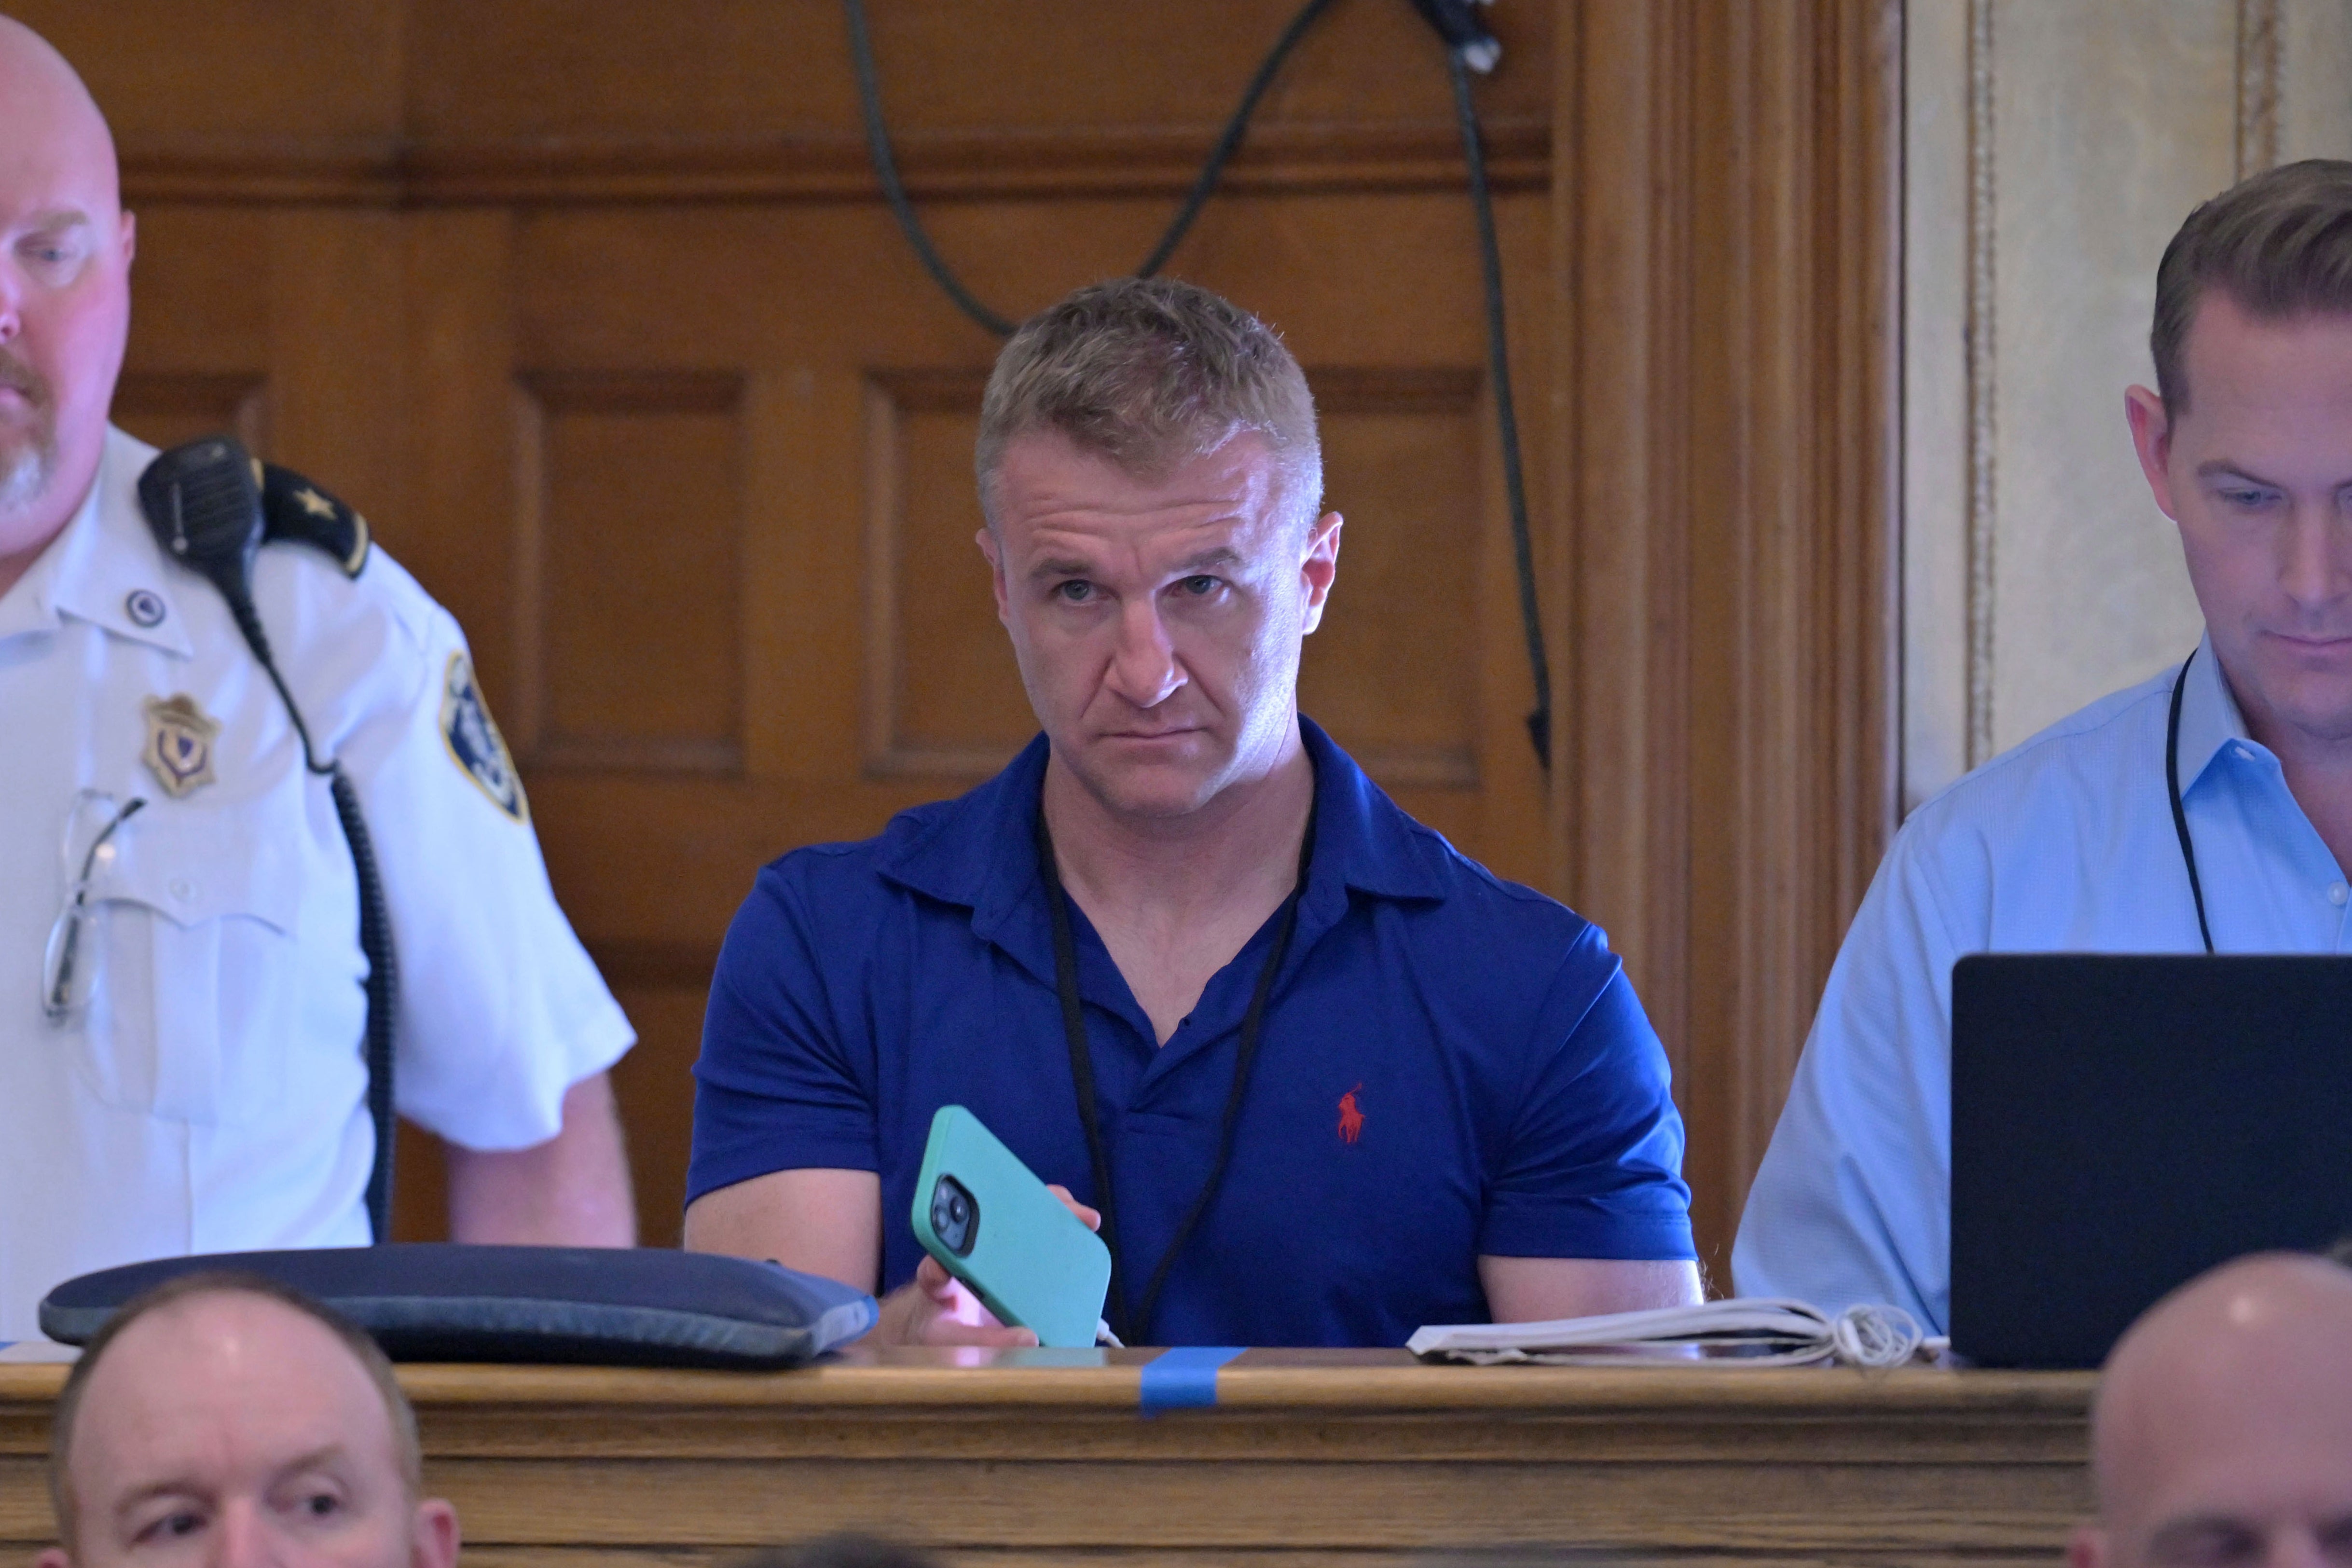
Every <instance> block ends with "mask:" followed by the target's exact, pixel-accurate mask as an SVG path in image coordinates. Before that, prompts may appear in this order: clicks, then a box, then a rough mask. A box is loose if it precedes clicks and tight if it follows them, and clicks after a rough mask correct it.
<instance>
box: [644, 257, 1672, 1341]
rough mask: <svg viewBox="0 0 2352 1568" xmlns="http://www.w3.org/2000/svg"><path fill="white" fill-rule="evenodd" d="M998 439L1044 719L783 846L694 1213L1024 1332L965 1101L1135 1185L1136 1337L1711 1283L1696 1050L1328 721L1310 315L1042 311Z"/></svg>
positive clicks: (745, 1242) (963, 1326)
mask: <svg viewBox="0 0 2352 1568" xmlns="http://www.w3.org/2000/svg"><path fill="white" fill-rule="evenodd" d="M977 458H978V460H977V467H978V470H979V479H980V492H981V500H982V509H983V510H984V512H985V514H986V516H987V518H988V524H989V525H988V527H987V528H986V529H985V530H984V531H982V534H981V535H980V546H981V549H982V552H983V553H984V554H985V555H986V557H987V559H988V563H989V565H990V568H991V570H992V574H993V577H994V583H995V592H996V603H997V610H998V614H999V616H1000V617H1001V618H1002V619H1003V622H1004V625H1005V627H1006V629H1007V630H1008V631H1009V632H1010V633H1011V635H1012V639H1013V652H1014V654H1015V656H1016V658H1017V659H1018V661H1019V664H1020V668H1021V676H1022V680H1023V682H1024V685H1025V687H1026V688H1027V689H1028V693H1029V698H1030V701H1031V704H1032V706H1033V707H1034V709H1035V710H1036V712H1037V716H1038V720H1039V721H1040V723H1041V724H1042V725H1043V727H1044V730H1045V733H1044V734H1043V735H1042V736H1040V737H1039V738H1038V739H1037V740H1036V741H1035V742H1033V743H1032V744H1031V745H1030V746H1029V747H1028V749H1027V750H1025V751H1024V752H1022V754H1021V755H1020V756H1019V757H1018V758H1016V759H1015V760H1014V761H1013V764H1012V765H1011V766H1010V767H1008V768H1007V769H1005V771H1004V772H1003V773H1001V774H999V775H998V776H997V777H996V778H994V779H992V780H991V781H990V782H989V783H988V784H983V785H982V786H981V787H980V788H979V789H977V790H974V791H973V792H972V793H971V794H970V795H965V796H964V797H963V798H962V799H961V800H955V801H948V802H942V803H940V804H939V805H929V806H924V807H921V808H919V809H917V810H914V811H910V812H907V813H905V814H903V815H902V816H898V818H897V819H896V820H894V821H893V822H892V823H891V824H890V826H888V828H887V830H886V831H885V832H884V833H883V834H882V836H881V837H878V838H875V839H871V840H868V841H866V842H865V843H862V844H846V845H824V846H818V847H812V848H807V849H802V850H799V851H796V852H794V853H793V854H791V855H788V856H786V857H784V858H782V859H781V860H779V861H777V862H775V863H774V864H773V865H772V866H770V867H768V868H766V869H765V870H763V871H762V872H761V875H760V878H759V881H758V884H757V885H756V887H755V888H754V889H753V890H752V892H751V897H750V899H749V900H746V901H745V903H744V906H743V909H742V910H741V912H740V914H738V915H737V917H736V920H735V924H734V926H733V929H732V930H731V931H730V932H729V933H728V938H727V944H726V948H725V950H724V952H723V953H722V954H721V956H720V959H719V973H718V974H717V977H716V979H715V981H714V983H713V984H712V987H711V995H710V1011H709V1020H708V1023H707V1024H706V1026H705V1029H704V1035H703V1047H702V1058H701V1060H700V1062H699V1063H698V1065H697V1067H696V1069H695V1071H696V1077H697V1079H698V1094H697V1098H696V1102H695V1130H694V1157H693V1165H692V1169H691V1172H690V1174H689V1177H688V1209H687V1216H686V1223H687V1244H688V1246H689V1247H698V1248H702V1249H706V1250H711V1251H720V1252H731V1253H737V1254H740V1255H744V1256H748V1257H756V1258H775V1259H777V1260H779V1261H781V1262H782V1263H785V1264H787V1265H789V1266H791V1267H793V1268H802V1269H806V1270H808V1271H811V1272H814V1273H819V1274H825V1275H830V1276H832V1277H834V1278H836V1279H844V1280H847V1281H850V1282H852V1283H854V1284H857V1285H860V1286H863V1287H866V1288H867V1289H881V1290H886V1291H888V1292H890V1294H889V1295H888V1296H887V1299H886V1300H885V1302H884V1312H883V1321H882V1328H881V1331H880V1332H881V1334H882V1336H883V1337H884V1338H885V1339H887V1340H891V1341H896V1342H912V1343H921V1342H929V1343H952V1342H963V1343H983V1344H986V1343H999V1344H1002V1343H1021V1342H1028V1340H1029V1336H1028V1335H1027V1333H1026V1331H1015V1330H1009V1329H1005V1328H1002V1327H1000V1326H997V1325H995V1324H993V1323H992V1322H988V1321H982V1318H981V1316H980V1314H979V1313H978V1312H977V1310H976V1308H975V1307H974V1306H973V1304H971V1303H970V1302H969V1301H966V1300H959V1298H958V1295H957V1292H958V1289H960V1288H958V1287H955V1286H953V1285H952V1284H951V1282H950V1281H949V1280H948V1279H946V1277H945V1276H944V1275H943V1274H941V1273H940V1271H939V1269H938V1267H937V1265H936V1264H933V1263H931V1262H930V1261H929V1259H927V1258H924V1257H923V1255H922V1253H921V1250H920V1248H919V1246H918V1244H917V1243H916V1240H915V1237H914V1235H913V1232H912V1229H911V1227H910V1226H909V1223H908V1214H909V1210H910V1207H911V1205H912V1202H913V1198H914V1185H915V1180H916V1175H917V1170H918V1166H919V1163H920V1162H921V1159H922V1153H923V1143H924V1140H925V1138H926V1136H927V1134H928V1131H929V1125H930V1121H931V1117H932V1114H933V1113H934V1112H935V1111H936V1110H938V1109H939V1108H940V1106H942V1105H946V1104H961V1105H963V1106H966V1107H968V1108H970V1109H971V1110H972V1111H973V1112H974V1113H975V1114H976V1115H977V1116H978V1117H979V1118H980V1120H981V1121H982V1122H984V1123H985V1124H986V1125H987V1126H988V1127H989V1128H990V1129H991V1130H992V1131H994V1132H995V1133H996V1134H997V1136H998V1137H1000V1138H1002V1139H1003V1141H1004V1142H1005V1143H1006V1144H1007V1145H1009V1146H1010V1147H1011V1148H1012V1150H1013V1152H1014V1153H1015V1154H1017V1155H1019V1156H1020V1157H1021V1159H1022V1160H1023V1161H1024V1163H1027V1164H1028V1166H1029V1167H1030V1168H1031V1169H1032V1170H1034V1171H1035V1172H1037V1173H1039V1174H1040V1175H1041V1176H1043V1177H1044V1178H1045V1179H1046V1180H1047V1181H1050V1182H1054V1183H1057V1184H1062V1185H1064V1186H1065V1187H1066V1190H1067V1191H1068V1192H1069V1193H1071V1194H1075V1197H1074V1198H1073V1200H1072V1202H1073V1206H1074V1207H1081V1208H1082V1209H1083V1211H1084V1212H1086V1213H1087V1214H1088V1215H1089V1216H1091V1215H1092V1214H1093V1213H1094V1212H1095V1211H1099V1213H1100V1215H1101V1220H1102V1226H1101V1228H1102V1230H1103V1233H1104V1236H1105V1238H1106V1239H1107V1240H1108V1242H1109V1243H1110V1245H1111V1249H1112V1254H1113V1257H1114V1259H1115V1272H1114V1277H1113V1283H1112V1290H1111V1300H1110V1306H1109V1315H1110V1318H1111V1321H1112V1323H1113V1325H1114V1326H1115V1327H1116V1328H1118V1330H1119V1331H1120V1332H1121V1333H1122V1335H1123V1337H1125V1338H1126V1339H1127V1340H1128V1341H1129V1342H1131V1343H1154V1344H1187V1343H1224V1344H1336V1345H1347V1344H1363V1345H1388V1344H1397V1343H1400V1342H1402V1341H1403V1340H1404V1339H1405V1337H1406V1336H1407V1335H1409V1334H1410V1333H1411V1332H1412V1331H1413V1329H1414V1328H1416V1327H1417V1326H1419V1325H1421V1324H1423V1323H1429V1322H1460V1321H1479V1320H1483V1319H1486V1318H1489V1317H1491V1318H1494V1319H1496V1320H1528V1319H1543V1318H1554V1317H1567V1316H1572V1315H1578V1314H1583V1313H1591V1312H1605V1311H1620V1310H1631V1309H1634V1308H1640V1307H1653V1306H1665V1305H1671V1304H1674V1303H1677V1302H1682V1301H1688V1300H1696V1299H1697V1295H1698V1277H1697V1269H1696V1265H1695V1264H1694V1263H1693V1262H1692V1261H1691V1259H1692V1257H1693V1253H1692V1249H1691V1238H1690V1226H1689V1219H1688V1213H1687V1210H1688V1201H1689V1193H1688V1189H1687V1188H1685V1186H1684V1184H1683V1182H1682V1179H1681V1176H1680V1173H1679V1172H1680V1166H1681V1161H1682V1144H1683V1137H1682V1123H1681V1121H1680V1119H1679V1118H1678V1117H1677V1116H1676V1115H1675V1108H1674V1103H1673V1101H1672V1100H1671V1099H1670V1098H1669V1097H1668V1093H1667V1072H1666V1063H1665V1058H1664V1053H1663V1051H1662V1050H1661V1049H1660V1048H1659V1045H1658V1041H1657V1037H1656V1036H1655V1035H1654V1033H1653V1032H1652V1030H1651V1028H1650V1026H1649V1023H1648V1021H1647V1020H1646V1019H1645V1018H1644V1017H1643V1013H1642V1008H1641V1004H1640V1003H1639V1002H1638V1001H1636V1000H1635V998H1634V996H1633V988H1632V986H1631V985H1630V984H1628V983H1627V981H1626V979H1625V975H1624V973H1623V970H1622V966H1621V965H1620V964H1619V963H1618V961H1617V960H1616V958H1615V957H1614V956H1612V954H1611V952H1609V949H1608V945H1607V942H1606V941H1605V939H1604V938H1603V937H1602V935H1601V932H1600V931H1598V930H1597V929H1596V928H1594V927H1593V926H1591V925H1590V924H1588V923H1586V922H1585V921H1582V920H1580V919H1579V918H1578V917H1577V916H1576V915H1574V914H1572V913H1570V911H1569V910H1565V909H1563V908H1561V907H1560V906H1559V904H1557V903H1554V902H1553V901H1552V900H1549V899H1547V898H1544V897H1542V896H1541V895H1539V894H1538V893H1535V892H1532V891H1529V890H1528V889H1525V888H1520V887H1515V886H1513V885H1511V884H1509V883H1507V882H1503V881H1500V880H1498V879H1496V878H1494V877H1493V876H1491V875H1489V874H1488V873H1487V872H1486V871H1485V870H1484V869H1482V868H1479V867H1478V866H1476V865H1475V864H1473V863H1472V862H1470V861H1469V860H1466V859H1465V858H1463V857H1462V856H1461V855H1459V854H1458V853H1456V852H1455V851H1454V849H1453V847H1451V846H1449V845H1448V844H1446V843H1445V841H1444V839H1442V838H1440V837H1438V836H1437V835H1436V834H1434V833H1433V832H1431V831H1430V830H1428V829H1427V828H1425V827H1423V826H1420V825H1419V824H1417V823H1415V822H1413V821H1412V819H1411V818H1410V817H1408V816H1405V815H1404V814H1403V813H1402V812H1401V811H1399V810H1398V809H1397V807H1396V806H1395V805H1393V804H1392V803H1391V801H1390V800H1389V799H1388V797H1387V796H1386V795H1382V794H1381V792H1380V790H1379V789H1377V788H1376V787H1374V786H1373V784H1371V782H1370V780H1369V779H1367V778H1366V777H1365V776H1364V774H1363V773H1362V771H1361V770H1360V769H1359V768H1358V767H1357V766H1356V765H1355V763H1352V762H1350V761H1349V758H1348V757H1347V755H1346V753H1344V752H1341V751H1340V750H1339V747H1338V746H1336V745H1334V744H1333V743H1332V742H1331V741H1330V739H1329V738H1328V736H1326V735H1325V734H1324V733H1323V731H1321V730H1319V729H1318V728H1317V727H1316V726H1315V725H1314V724H1312V723H1310V722H1308V721H1305V720H1303V719H1301V718H1300V717H1299V715H1298V710H1297V676H1298V659H1299V647H1300V641H1301V639H1302V638H1303V637H1305V636H1306V635H1307V633H1309V632H1311V631H1313V630H1314V629H1315V626H1316V623H1317V622H1318V620H1319V619H1320V618H1321V616H1322V613H1323V608H1324V605H1325V601H1326V599H1327V597H1328V595H1329V593H1330V590H1331V584H1332V580H1333V578H1334V575H1335V574H1336V573H1337V570H1338V559H1339V528H1340V520H1339V516H1338V515H1337V514H1327V515H1322V516H1318V511H1319V502H1320V498H1321V495H1322V459H1321V455H1320V449H1319V447H1318V441H1317V437H1316V431H1315V412H1314V404H1313V401H1312V399H1311V397H1310V396H1309V395H1308V393H1307V383H1306V379H1305V377H1304V376H1303V375H1302V374H1300V372H1299V369H1298V365H1297V362H1296V361H1295V360H1294V359H1292V357H1291V356H1290V353H1289V352H1288V351H1287V350H1286V349H1285V348H1284V347H1283V345H1282V343H1281V342H1280V341H1279V340H1278V339H1277V338H1276V337H1275V335H1274V334H1273V333H1272V332H1271V331H1268V330H1267V329H1266V328H1265V326H1264V325H1263V324H1262V323H1260V322H1259V321H1256V320H1255V318H1253V317H1251V316H1249V315H1248V314H1246V313H1245V312H1244V311H1242V310H1237V309H1235V308H1234V306H1232V305H1231V304H1229V303H1227V302H1226V301H1224V300H1221V299H1218V298H1217V297H1216V296H1214V295H1213V294H1209V293H1207V292H1205V291H1203V290H1202V289H1194V288H1192V287H1190V286H1188V285H1184V284H1181V283H1173V282H1168V281H1164V280H1162V281H1139V280H1134V279H1129V280H1123V281H1119V282H1114V283H1107V284H1102V285H1099V286H1097V287H1094V288H1089V289H1082V290H1080V291H1079V292H1078V293H1076V294H1075V295H1073V296H1071V297H1070V298H1069V299H1068V300H1064V301H1063V302H1062V303H1061V304H1059V305H1057V306H1055V307H1054V308H1053V309H1051V310H1046V311H1045V312H1044V313H1043V314H1041V315H1039V316H1037V317H1036V318H1034V319H1033V320H1032V321H1029V322H1028V323H1027V324H1026V325H1024V327H1023V328H1022V330H1021V331H1020V332H1019V333H1017V334H1016V335H1015V336H1014V337H1013V340H1012V341H1011V342H1009V343H1008V344H1007V345H1006V347H1005V349H1004V352H1003V355H1002V356H1001V357H1000V358H999V360H998V362H997V365H996V369H995V372H994V374H993V375H992V377H991V378H990V381H989V386H988V391H987V395H986V397H985V400H984V402H983V405H982V413H981V426H980V437H979V449H978V455H977ZM1086 1205H1091V1207H1087V1206H1086Z"/></svg>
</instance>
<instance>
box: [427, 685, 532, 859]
mask: <svg viewBox="0 0 2352 1568" xmlns="http://www.w3.org/2000/svg"><path fill="white" fill-rule="evenodd" d="M441 742H442V744H444V745H446V747H448V749H449V758H450V760H451V761H452V762H454V763H457V765H458V766H459V767H460V768H463V769H464V770H465V772H466V775H467V777H468V778H470V779H472V780H473V781H474V783H475V784H478V785H479V786H480V787H481V791H482V793H483V794H484V795H488V796H489V797H490V804H491V805H495V806H497V807H498V808H499V810H500V811H503V812H505V813H506V814H507V815H508V816H511V817H513V818H514V819H515V820H516V821H517V822H525V823H527V822H529V821H530V801H528V800H526V799H525V798H523V793H522V775H521V774H520V773H517V772H516V771H515V764H514V758H513V756H512V755H511V754H510V753H509V752H508V751H507V742H506V738H505V737H504V736H502V735H500V734H499V726H498V723H497V721H494V720H493V719H491V717H490V710H489V705H488V704H487V703H485V702H484V701H483V700H482V691H481V688H480V687H478V686H477V685H475V684H474V662H473V660H471V659H469V658H467V657H466V656H465V654H464V653H462V652H459V653H453V654H451V655H450V656H449V667H448V668H447V669H446V671H445V672H444V673H443V675H442V677H441Z"/></svg>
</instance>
